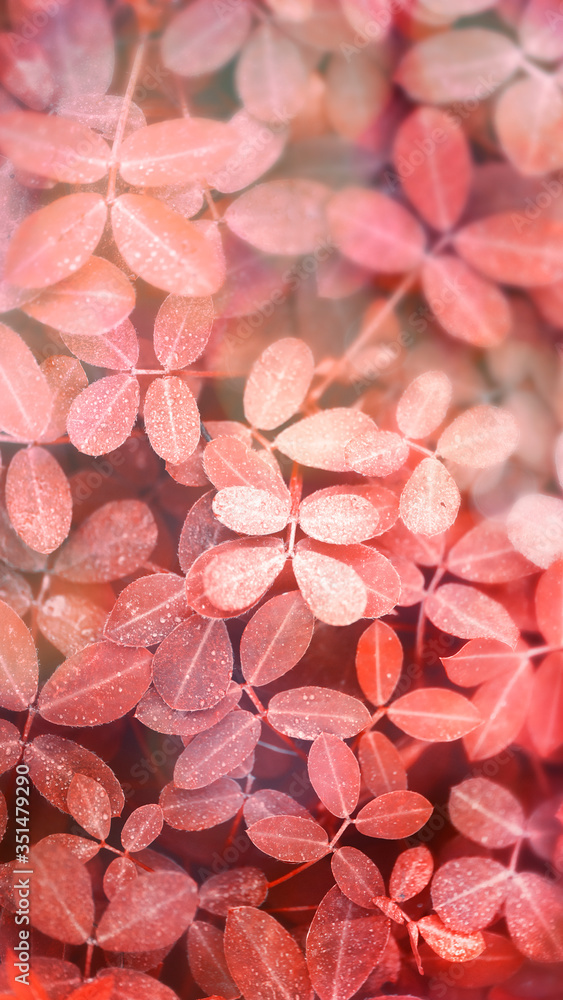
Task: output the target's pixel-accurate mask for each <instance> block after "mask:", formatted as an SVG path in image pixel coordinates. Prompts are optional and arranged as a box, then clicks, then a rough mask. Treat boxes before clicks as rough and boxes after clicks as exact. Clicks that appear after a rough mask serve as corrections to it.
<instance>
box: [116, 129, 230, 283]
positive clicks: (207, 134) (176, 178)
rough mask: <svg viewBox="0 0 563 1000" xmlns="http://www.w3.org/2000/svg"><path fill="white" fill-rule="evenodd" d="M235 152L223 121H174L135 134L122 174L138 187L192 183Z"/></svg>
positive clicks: (127, 145)
mask: <svg viewBox="0 0 563 1000" xmlns="http://www.w3.org/2000/svg"><path fill="white" fill-rule="evenodd" d="M235 149H236V139H235V136H234V135H233V133H232V130H231V129H229V127H228V126H227V125H226V124H225V123H224V122H218V121H212V120H211V119H207V118H173V119H171V120H168V121H160V122H156V123H155V124H154V125H148V126H147V127H146V128H140V129H137V131H136V132H133V134H132V135H130V136H129V138H128V139H126V140H125V142H124V143H123V145H122V147H121V150H120V165H119V172H120V173H121V176H122V177H123V179H124V180H126V181H127V183H128V184H132V185H135V186H136V187H151V188H157V187H158V186H159V185H161V184H165V185H175V186H177V185H181V184H187V183H193V182H194V181H198V180H199V181H203V180H204V179H205V178H206V176H207V174H208V173H210V172H211V171H213V170H217V169H218V168H219V167H221V166H222V165H223V163H224V161H225V160H226V159H228V158H229V156H231V155H232V154H233V152H234V151H235ZM179 294H182V293H180V292H179Z"/></svg>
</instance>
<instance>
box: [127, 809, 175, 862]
mask: <svg viewBox="0 0 563 1000" xmlns="http://www.w3.org/2000/svg"><path fill="white" fill-rule="evenodd" d="M163 821H164V820H163V815H162V809H161V808H160V806H159V805H156V803H154V802H150V803H148V804H147V805H145V806H139V807H138V808H137V809H134V810H133V812H132V813H131V814H130V815H129V816H128V818H127V820H126V822H125V825H124V827H123V829H122V831H121V843H122V844H123V847H124V849H125V850H126V851H130V852H133V853H134V852H135V851H142V850H143V849H144V848H145V847H148V846H149V844H152V842H153V840H156V839H157V837H158V836H159V834H160V831H161V830H162V824H163Z"/></svg>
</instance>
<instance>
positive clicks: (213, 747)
mask: <svg viewBox="0 0 563 1000" xmlns="http://www.w3.org/2000/svg"><path fill="white" fill-rule="evenodd" d="M259 738H260V722H259V720H258V719H257V718H256V716H254V715H251V713H250V712H244V711H241V710H239V709H235V711H233V712H230V713H229V715H227V716H225V718H224V719H222V720H221V721H220V722H218V723H217V724H216V725H215V726H213V727H212V728H211V729H208V730H207V732H205V733H199V734H198V735H197V736H194V738H193V740H192V741H191V743H190V744H189V745H188V746H187V747H186V749H185V750H184V751H183V752H182V753H181V754H180V756H179V757H178V760H177V761H176V766H175V768H174V783H175V784H176V785H177V786H178V787H179V788H187V789H196V788H204V787H205V786H206V785H210V784H211V782H213V781H217V779H218V778H222V777H223V776H224V775H226V774H228V773H229V771H231V770H232V769H233V768H234V767H236V766H237V764H240V763H241V762H242V761H243V760H244V759H245V758H246V757H247V756H248V754H249V753H251V752H252V750H253V749H254V747H255V746H256V744H257V742H258V740H259Z"/></svg>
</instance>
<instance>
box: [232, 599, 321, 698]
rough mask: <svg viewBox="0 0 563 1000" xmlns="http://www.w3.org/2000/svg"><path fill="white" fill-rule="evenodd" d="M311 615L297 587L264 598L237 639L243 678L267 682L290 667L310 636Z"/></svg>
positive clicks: (301, 654) (253, 683)
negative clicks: (266, 598) (238, 640)
mask: <svg viewBox="0 0 563 1000" xmlns="http://www.w3.org/2000/svg"><path fill="white" fill-rule="evenodd" d="M313 626H314V618H313V615H312V614H311V612H310V610H309V608H308V607H307V605H306V604H305V601H304V600H303V598H302V597H301V594H300V593H299V591H298V590H292V591H290V592H289V593H287V594H278V595H277V596H276V597H272V598H271V599H270V600H269V601H266V603H265V604H263V605H262V607H261V608H259V609H258V611H256V612H255V614H254V615H253V616H252V618H251V619H250V621H249V623H248V625H247V626H246V628H245V630H244V632H243V634H242V638H241V642H240V663H241V669H242V672H243V675H244V679H245V680H246V681H247V683H248V684H252V685H253V687H260V686H261V685H263V684H269V683H270V682H271V681H274V680H276V679H277V678H278V677H282V676H283V675H284V674H286V673H287V672H288V670H291V669H292V667H294V666H295V664H296V663H298V661H299V660H300V659H301V657H302V656H303V654H304V653H305V651H306V649H307V647H308V645H309V643H310V642H311V639H312V636H313Z"/></svg>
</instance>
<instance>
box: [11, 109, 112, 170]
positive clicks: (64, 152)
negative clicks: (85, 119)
mask: <svg viewBox="0 0 563 1000" xmlns="http://www.w3.org/2000/svg"><path fill="white" fill-rule="evenodd" d="M0 149H1V150H2V152H3V153H4V155H5V156H7V157H8V158H9V159H10V160H11V161H12V163H13V164H14V166H15V167H18V168H19V169H21V170H27V171H29V172H30V173H33V174H38V175H39V176H40V177H50V178H52V179H53V180H54V181H62V182H63V183H65V184H92V183H93V182H94V181H99V180H100V178H102V177H103V176H104V175H105V174H106V172H107V169H108V160H109V155H110V150H109V146H108V144H107V142H105V141H104V140H103V139H102V137H101V136H99V135H97V134H96V133H95V132H92V130H91V129H89V128H87V127H86V125H82V124H80V122H75V121H70V120H67V119H66V118H59V117H57V116H56V115H42V114H39V113H38V112H36V111H12V112H10V113H8V114H4V115H0Z"/></svg>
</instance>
